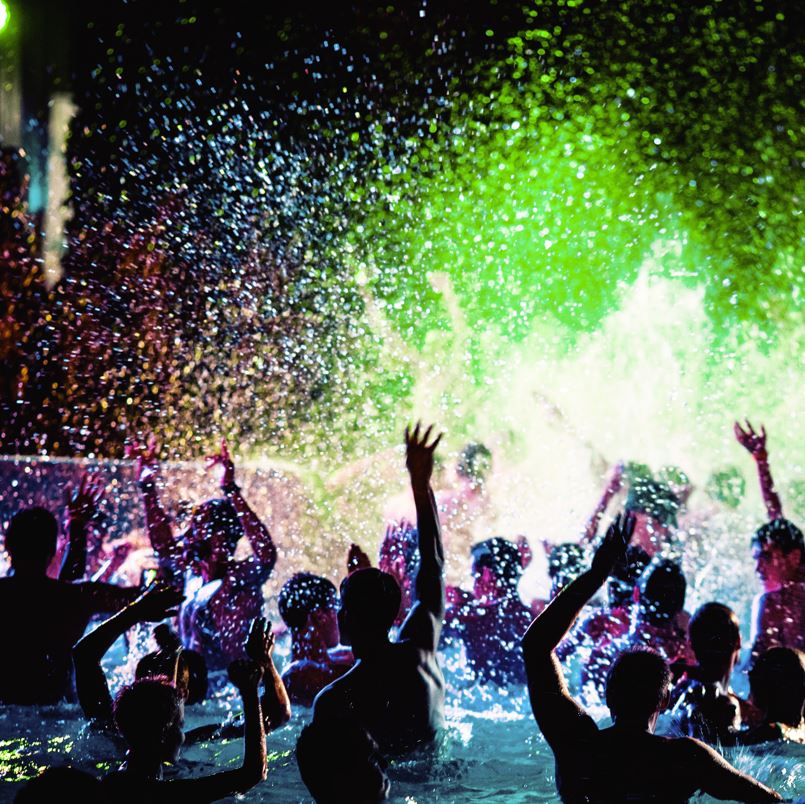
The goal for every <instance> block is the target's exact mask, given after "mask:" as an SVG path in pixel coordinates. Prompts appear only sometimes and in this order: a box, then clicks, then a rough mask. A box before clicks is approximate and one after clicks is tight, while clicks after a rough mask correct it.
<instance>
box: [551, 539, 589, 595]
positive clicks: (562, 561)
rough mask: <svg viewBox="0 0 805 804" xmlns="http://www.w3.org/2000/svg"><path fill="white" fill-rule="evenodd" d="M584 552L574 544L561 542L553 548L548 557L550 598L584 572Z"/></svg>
mask: <svg viewBox="0 0 805 804" xmlns="http://www.w3.org/2000/svg"><path fill="white" fill-rule="evenodd" d="M585 568H586V567H585V561H584V550H583V549H582V548H581V547H580V546H579V545H578V544H576V543H575V542H563V543H562V544H557V545H555V546H554V547H553V549H552V550H551V552H550V554H549V555H548V576H549V577H550V579H551V596H552V597H553V596H555V595H557V594H559V592H560V591H561V590H562V589H564V587H565V586H567V585H568V584H569V583H570V582H571V581H573V580H574V579H575V578H578V577H579V575H581V573H582V572H584V570H585Z"/></svg>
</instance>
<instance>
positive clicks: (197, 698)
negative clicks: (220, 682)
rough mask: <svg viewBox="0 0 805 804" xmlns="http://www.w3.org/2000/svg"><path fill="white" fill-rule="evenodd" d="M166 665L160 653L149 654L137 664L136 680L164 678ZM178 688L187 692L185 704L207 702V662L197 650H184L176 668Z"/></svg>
mask: <svg viewBox="0 0 805 804" xmlns="http://www.w3.org/2000/svg"><path fill="white" fill-rule="evenodd" d="M164 672H165V665H164V663H163V662H162V661H161V656H160V654H159V652H154V653H147V654H146V655H145V656H143V657H142V659H140V661H139V662H137V667H136V669H135V671H134V678H135V679H137V680H139V679H143V678H164ZM176 687H177V688H178V689H179V690H180V691H181V690H185V691H186V693H187V697H186V698H185V703H186V704H188V705H190V704H197V703H201V702H202V701H204V700H206V698H207V691H208V688H209V679H208V673H207V662H206V661H204V657H203V656H202V655H201V654H200V653H198V651H195V650H189V649H184V650H182V652H181V653H180V654H179V661H178V663H177V666H176Z"/></svg>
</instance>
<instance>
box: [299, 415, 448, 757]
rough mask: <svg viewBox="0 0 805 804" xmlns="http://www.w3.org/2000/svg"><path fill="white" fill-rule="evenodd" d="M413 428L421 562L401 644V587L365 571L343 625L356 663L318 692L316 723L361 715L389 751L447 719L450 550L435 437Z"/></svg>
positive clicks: (410, 444) (352, 581)
mask: <svg viewBox="0 0 805 804" xmlns="http://www.w3.org/2000/svg"><path fill="white" fill-rule="evenodd" d="M431 429H432V428H428V429H427V430H426V431H425V433H424V435H421V436H420V431H419V425H417V427H416V428H415V429H414V431H413V433H409V432H408V431H407V430H406V434H405V441H406V447H407V459H406V465H407V467H408V472H409V474H410V477H411V488H412V491H413V493H414V502H415V505H416V511H417V531H418V533H419V553H420V564H419V571H418V572H417V576H416V581H415V584H414V604H413V606H412V608H411V611H410V613H409V614H408V617H407V618H406V619H405V622H404V623H403V624H402V626H401V628H400V632H399V635H398V637H397V641H396V642H390V641H389V636H388V634H389V629H390V628H391V625H392V623H393V622H394V618H395V617H396V616H397V612H398V610H399V607H400V587H399V586H398V585H397V582H396V581H395V580H394V578H393V577H392V576H391V575H389V574H387V573H384V572H381V571H380V570H376V569H361V570H358V571H356V572H354V573H352V574H351V575H350V576H348V577H347V578H345V579H344V581H343V582H342V584H341V608H340V610H339V612H338V623H339V628H340V632H341V638H342V640H343V641H344V643H345V644H350V645H352V650H353V653H354V654H355V658H356V660H357V661H356V662H355V665H354V667H353V668H352V669H351V670H350V671H349V672H347V673H346V674H345V675H343V676H342V677H341V678H339V679H338V680H337V681H334V682H333V683H332V684H331V685H330V686H329V687H325V688H324V689H323V690H322V691H321V692H320V693H319V695H318V697H317V698H316V701H315V703H314V708H313V721H314V723H331V722H333V721H341V720H355V721H356V722H357V723H358V725H360V726H362V727H363V728H365V729H366V730H367V731H368V732H369V733H370V734H371V735H372V737H373V738H374V739H375V740H376V741H377V743H378V745H379V746H380V748H381V749H382V750H383V751H386V752H394V753H399V752H404V751H408V750H410V749H412V748H414V747H416V746H417V745H419V744H421V743H426V742H429V741H431V740H432V739H433V737H434V736H435V735H436V732H437V731H438V730H439V729H440V728H441V726H442V725H443V722H444V692H445V685H444V677H443V676H442V671H441V669H440V667H439V664H438V662H437V659H436V647H437V645H438V643H439V634H440V632H441V628H442V618H443V617H444V579H443V568H444V552H443V548H442V539H441V533H440V531H439V518H438V514H437V511H436V503H435V499H434V496H433V491H432V489H431V488H430V478H431V474H432V472H433V452H434V450H435V448H436V446H437V444H438V443H439V438H436V439H435V440H434V441H433V442H432V443H430V444H428V439H429V437H430V433H431Z"/></svg>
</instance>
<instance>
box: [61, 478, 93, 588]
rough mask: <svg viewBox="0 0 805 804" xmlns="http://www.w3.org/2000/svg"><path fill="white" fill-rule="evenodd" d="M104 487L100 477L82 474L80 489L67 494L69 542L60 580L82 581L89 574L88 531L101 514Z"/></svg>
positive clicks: (70, 490) (69, 489)
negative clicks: (96, 515) (97, 514)
mask: <svg viewBox="0 0 805 804" xmlns="http://www.w3.org/2000/svg"><path fill="white" fill-rule="evenodd" d="M103 489H104V484H103V481H102V480H101V479H100V478H99V477H92V476H91V475H89V474H86V473H85V474H83V475H82V476H81V480H80V481H79V483H78V487H77V488H75V489H73V488H70V487H68V488H67V491H66V493H65V505H66V509H67V510H66V516H65V519H66V521H67V533H68V542H67V550H66V552H65V554H64V557H63V559H62V563H61V568H60V569H59V580H60V581H80V580H81V579H82V578H83V577H84V574H85V573H86V571H87V529H88V527H89V523H90V521H91V520H92V518H93V517H94V516H95V514H96V513H97V511H98V503H99V502H100V501H101V498H102V497H103Z"/></svg>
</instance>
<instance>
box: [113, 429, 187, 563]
mask: <svg viewBox="0 0 805 804" xmlns="http://www.w3.org/2000/svg"><path fill="white" fill-rule="evenodd" d="M158 453H159V445H158V444H157V441H156V438H155V437H154V436H153V435H152V436H151V437H150V438H149V439H148V443H147V444H146V445H145V446H144V447H143V446H140V445H138V444H132V445H128V446H127V447H126V457H128V458H135V457H136V459H137V485H138V486H139V487H140V491H141V492H142V495H143V505H144V507H145V529H146V532H147V533H148V539H149V541H150V542H151V547H152V548H153V549H154V552H155V553H156V554H157V555H158V556H159V558H160V559H162V560H166V561H171V562H180V561H181V551H179V550H178V549H177V546H176V543H175V541H174V539H173V527H172V526H171V520H170V517H169V516H168V514H167V512H166V511H165V509H164V508H163V507H162V503H161V502H160V501H159V494H158V492H157V476H158V469H159V465H158V462H157V455H158Z"/></svg>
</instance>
